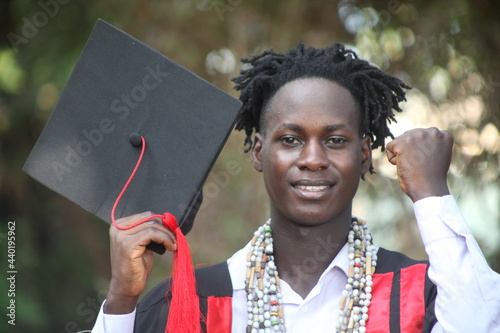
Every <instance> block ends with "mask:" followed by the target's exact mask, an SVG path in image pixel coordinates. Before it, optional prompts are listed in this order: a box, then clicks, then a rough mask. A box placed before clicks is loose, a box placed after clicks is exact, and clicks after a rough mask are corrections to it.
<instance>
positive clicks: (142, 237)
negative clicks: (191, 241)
mask: <svg viewBox="0 0 500 333" xmlns="http://www.w3.org/2000/svg"><path fill="white" fill-rule="evenodd" d="M152 215H154V214H153V213H151V212H144V213H139V214H135V215H131V216H128V217H124V218H121V219H118V220H117V221H116V223H117V224H118V225H119V226H122V227H127V226H131V225H133V224H135V223H137V222H139V221H141V220H143V219H146V218H148V217H150V216H152ZM110 237H112V238H115V239H116V240H117V241H118V242H119V243H125V244H126V246H131V247H138V246H139V247H146V246H147V245H148V244H149V243H151V242H155V243H159V244H163V245H164V246H165V248H166V249H167V250H169V251H175V250H177V244H176V239H175V235H174V233H173V232H172V231H170V230H169V229H168V228H167V227H165V225H164V224H163V222H162V221H161V219H160V218H159V217H155V218H153V219H151V220H150V221H147V222H144V223H142V224H139V225H137V226H135V227H133V228H130V229H126V230H119V229H118V228H116V227H115V226H114V225H111V227H110Z"/></svg>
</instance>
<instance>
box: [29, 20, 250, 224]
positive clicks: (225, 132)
mask: <svg viewBox="0 0 500 333" xmlns="http://www.w3.org/2000/svg"><path fill="white" fill-rule="evenodd" d="M240 105H241V103H240V102H239V101H238V100H237V99H235V98H233V97H231V96H230V95H228V94H226V93H225V92H223V91H222V90H220V89H218V88H216V87H215V86H213V85H211V84H210V83H208V82H206V81H205V80H203V79H201V78H200V77H198V76H196V75H195V74H193V73H191V72H189V71H188V70H186V69H185V68H183V67H181V66H179V65H178V64H176V63H175V62H173V61H171V60H170V59H168V58H166V57H165V56H163V55H162V54H160V53H159V52H157V51H155V50H153V49H152V48H150V47H148V46H147V45H145V44H143V43H142V42H140V41H139V40H137V39H135V38H133V37H131V36H130V35H128V34H126V33H124V32H122V31H120V30H119V29H117V28H115V27H114V26H112V25H110V24H109V23H106V22H104V21H102V20H98V21H97V23H96V25H95V27H94V29H93V31H92V33H91V35H90V38H89V40H88V41H87V44H86V46H85V48H84V50H83V52H82V54H81V56H80V58H79V60H78V62H77V64H76V66H75V68H74V70H73V72H72V74H71V76H70V78H69V80H68V83H67V85H66V87H65V88H64V90H63V92H62V94H61V97H60V99H59V101H58V103H57V105H56V107H55V109H54V111H53V113H52V115H51V117H50V119H49V120H48V122H47V124H46V126H45V128H44V130H43V132H42V134H41V135H40V138H39V139H38V141H37V143H36V145H35V147H34V149H33V151H32V152H31V154H30V156H29V158H28V160H27V161H26V163H25V165H24V167H23V170H24V171H25V172H27V173H28V174H29V175H30V176H32V177H33V178H35V179H36V180H38V181H39V182H41V183H42V184H44V185H46V186H47V187H49V188H51V189H52V190H54V191H56V192H58V193H60V194H61V195H63V196H64V197H66V198H68V199H70V200H71V201H73V202H75V203H76V204H78V205H80V206H81V207H83V208H84V209H86V210H88V211H89V212H91V213H93V214H95V215H97V216H98V217H100V218H101V219H103V220H105V221H107V222H108V223H109V222H110V221H111V219H110V213H111V210H112V207H113V204H114V203H115V200H116V198H117V197H118V195H119V193H120V191H121V189H122V187H123V185H124V184H125V182H126V181H127V179H128V177H129V175H130V174H131V172H132V169H133V168H134V165H135V163H136V161H137V159H138V156H139V155H140V153H141V149H140V148H138V147H140V146H141V144H140V142H141V141H140V136H143V137H144V138H145V140H146V142H147V150H146V152H145V154H144V158H143V160H142V162H141V165H140V168H139V169H138V171H137V173H136V175H135V177H134V179H133V180H132V182H131V183H130V186H129V187H128V189H127V191H126V193H125V194H124V195H123V198H122V199H121V200H120V202H119V204H118V206H117V207H116V212H115V214H116V216H117V218H118V217H123V216H129V215H132V214H136V213H139V212H143V211H147V210H150V211H152V212H155V213H163V212H169V213H171V214H172V215H174V216H175V217H176V218H177V221H178V222H179V225H180V227H181V230H182V231H183V232H184V233H187V232H188V231H189V230H190V229H191V227H192V223H193V220H194V216H195V214H196V212H197V210H198V208H199V206H200V203H201V198H202V194H201V188H202V186H203V183H204V181H205V179H206V177H207V175H208V173H209V171H210V170H211V167H212V166H213V163H214V161H215V160H216V158H217V156H218V155H219V153H220V151H221V149H222V146H223V145H224V143H225V141H226V140H227V138H228V136H229V133H230V131H231V129H232V128H233V125H234V121H235V118H236V116H237V113H238V110H239V108H240Z"/></svg>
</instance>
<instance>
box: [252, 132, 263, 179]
mask: <svg viewBox="0 0 500 333" xmlns="http://www.w3.org/2000/svg"><path fill="white" fill-rule="evenodd" d="M263 140H264V138H263V137H262V135H261V134H260V133H255V137H254V140H253V145H252V164H253V167H254V168H255V170H257V171H258V172H262V143H263Z"/></svg>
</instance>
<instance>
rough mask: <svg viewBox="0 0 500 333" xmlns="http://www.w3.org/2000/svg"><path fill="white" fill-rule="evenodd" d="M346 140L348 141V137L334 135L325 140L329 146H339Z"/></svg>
mask: <svg viewBox="0 0 500 333" xmlns="http://www.w3.org/2000/svg"><path fill="white" fill-rule="evenodd" d="M346 142H347V140H346V139H344V138H342V137H338V136H334V137H331V138H328V139H327V140H326V141H325V144H326V145H327V146H339V145H342V144H344V143H346Z"/></svg>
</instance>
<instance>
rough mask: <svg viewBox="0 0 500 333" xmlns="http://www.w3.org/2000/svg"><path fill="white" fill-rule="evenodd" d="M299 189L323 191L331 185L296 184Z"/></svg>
mask: <svg viewBox="0 0 500 333" xmlns="http://www.w3.org/2000/svg"><path fill="white" fill-rule="evenodd" d="M295 187H296V188H298V189H301V190H304V191H309V192H321V191H324V190H326V189H327V188H329V187H330V186H327V185H315V186H311V185H296V186H295Z"/></svg>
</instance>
